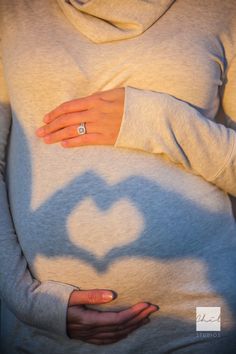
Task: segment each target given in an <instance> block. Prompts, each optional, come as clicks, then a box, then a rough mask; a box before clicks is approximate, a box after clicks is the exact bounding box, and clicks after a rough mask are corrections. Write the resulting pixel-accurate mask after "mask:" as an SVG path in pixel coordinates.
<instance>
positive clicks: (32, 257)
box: [0, 0, 236, 354]
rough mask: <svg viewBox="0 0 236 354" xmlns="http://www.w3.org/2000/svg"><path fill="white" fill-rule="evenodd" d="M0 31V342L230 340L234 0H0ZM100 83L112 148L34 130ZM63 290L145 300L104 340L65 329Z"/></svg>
mask: <svg viewBox="0 0 236 354" xmlns="http://www.w3.org/2000/svg"><path fill="white" fill-rule="evenodd" d="M0 37H1V65H0V172H1V177H0V205H1V209H0V294H1V298H2V314H1V345H2V352H3V353H4V354H16V353H26V352H27V353H31V354H38V353H41V352H43V353H45V354H49V353H56V354H68V353H70V354H76V353H80V354H85V353H93V352H96V353H102V354H104V353H105V354H110V353H112V354H115V353H122V354H123V353H160V354H162V353H181V354H182V353H203V352H209V353H218V350H219V353H221V354H222V353H227V350H229V351H228V353H231V352H233V346H234V345H236V343H235V342H234V331H235V326H236V323H235V322H236V282H235V266H236V226H235V220H234V217H233V214H232V207H231V203H230V199H229V196H228V194H231V195H234V196H236V183H235V179H236V132H235V130H236V59H235V58H236V57H235V53H236V2H235V1H234V0H226V1H220V0H209V1H204V0H197V1H195V0H176V1H173V0H172V1H171V0H169V1H168V0H163V1H161V0H149V1H141V0H122V1H118V0H109V1H108V0H102V1H98V0H91V1H75V0H71V1H63V0H57V1H55V0H24V1H23V0H22V1H17V0H11V1H8V0H0ZM115 87H125V109H124V115H123V117H122V125H121V129H120V132H119V135H118V138H117V141H116V143H115V146H87V147H80V148H75V149H64V148H62V147H61V146H60V145H59V144H53V145H46V144H44V143H43V142H42V140H41V139H38V138H37V137H36V135H35V130H36V129H37V128H38V127H40V126H41V125H42V119H43V116H44V115H45V114H46V113H47V112H49V111H50V110H52V109H53V108H55V107H56V106H58V105H59V104H60V103H62V102H65V101H68V100H72V99H75V98H79V97H83V96H87V95H90V94H92V93H93V92H96V91H103V90H108V89H111V88H115ZM220 117H221V120H220ZM220 121H221V122H222V123H224V124H220V123H219V122H220ZM78 288H81V289H92V288H102V289H104V288H108V289H113V290H115V291H116V292H117V293H118V298H117V299H116V300H115V301H113V302H112V303H110V304H109V305H103V306H97V308H100V309H102V310H109V309H114V310H119V309H123V308H126V307H127V306H130V305H133V304H135V303H136V302H140V301H150V302H152V303H155V304H158V305H159V306H160V311H158V313H156V314H155V315H153V316H152V321H151V323H150V324H148V325H146V326H144V327H143V328H140V329H139V330H137V331H136V332H134V333H133V334H131V335H130V336H129V337H128V338H127V339H125V340H123V341H121V342H118V343H116V344H113V345H109V346H94V345H91V344H86V343H83V342H80V341H76V340H71V339H69V338H68V337H67V335H66V312H67V304H68V298H69V295H70V293H71V292H72V290H73V289H78ZM196 307H221V314H222V316H221V331H219V332H216V333H215V332H214V333H215V335H213V334H212V333H213V332H207V333H208V334H209V335H208V336H207V335H204V334H206V333H204V332H199V331H196V319H195V317H196ZM230 350H232V351H230Z"/></svg>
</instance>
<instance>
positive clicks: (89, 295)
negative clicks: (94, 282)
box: [69, 289, 117, 306]
mask: <svg viewBox="0 0 236 354" xmlns="http://www.w3.org/2000/svg"><path fill="white" fill-rule="evenodd" d="M116 297H117V294H116V293H115V292H114V291H112V290H105V289H104V290H103V289H92V290H74V291H72V293H71V295H70V299H69V306H76V305H95V304H105V303H107V302H111V301H112V300H114V299H115V298H116Z"/></svg>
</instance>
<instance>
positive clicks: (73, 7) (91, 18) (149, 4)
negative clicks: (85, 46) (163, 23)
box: [57, 0, 175, 43]
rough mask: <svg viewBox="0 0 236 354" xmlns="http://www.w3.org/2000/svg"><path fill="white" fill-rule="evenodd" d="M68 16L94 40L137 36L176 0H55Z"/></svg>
mask: <svg viewBox="0 0 236 354" xmlns="http://www.w3.org/2000/svg"><path fill="white" fill-rule="evenodd" d="M57 1H58V3H59V6H60V8H61V9H62V11H63V12H64V14H65V16H66V17H67V18H68V20H69V21H70V22H71V23H72V24H73V25H74V26H75V27H76V28H77V29H78V31H80V32H81V33H82V34H83V35H85V36H86V37H87V38H89V39H90V40H91V41H92V42H95V43H105V42H112V41H117V40H123V39H128V38H133V37H136V36H138V35H140V34H142V33H143V32H145V31H146V30H147V29H148V28H149V27H151V26H152V25H153V24H154V23H155V22H156V21H158V20H159V18H160V17H161V16H163V15H164V14H165V12H166V11H167V10H168V9H169V7H170V6H171V5H172V4H173V2H174V1H175V0H57Z"/></svg>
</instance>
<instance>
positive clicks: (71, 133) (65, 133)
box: [44, 123, 99, 144]
mask: <svg viewBox="0 0 236 354" xmlns="http://www.w3.org/2000/svg"><path fill="white" fill-rule="evenodd" d="M77 129H78V125H71V126H69V127H67V128H64V129H61V130H58V131H57V132H55V133H52V134H49V135H46V136H45V137H44V142H45V143H46V144H54V143H58V142H59V141H63V140H67V139H71V138H75V137H78V130H77ZM98 129H99V128H98V127H97V126H96V125H95V124H90V123H86V132H87V134H90V133H91V134H96V133H98V134H99V132H98Z"/></svg>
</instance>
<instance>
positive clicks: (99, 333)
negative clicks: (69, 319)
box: [70, 318, 150, 338]
mask: <svg viewBox="0 0 236 354" xmlns="http://www.w3.org/2000/svg"><path fill="white" fill-rule="evenodd" d="M149 322H150V319H148V318H145V320H142V321H140V322H139V323H137V324H135V325H132V326H128V327H127V328H123V329H120V330H116V329H115V330H114V328H113V330H111V327H100V328H96V329H93V330H91V329H90V330H86V331H82V330H79V329H78V328H77V329H76V328H73V329H71V330H70V331H71V332H73V333H76V332H77V336H78V337H83V338H91V337H93V338H95V337H96V338H106V337H107V338H113V337H115V336H123V335H128V334H129V333H131V332H133V331H134V330H136V329H138V328H139V327H142V326H144V325H145V324H147V323H149Z"/></svg>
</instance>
